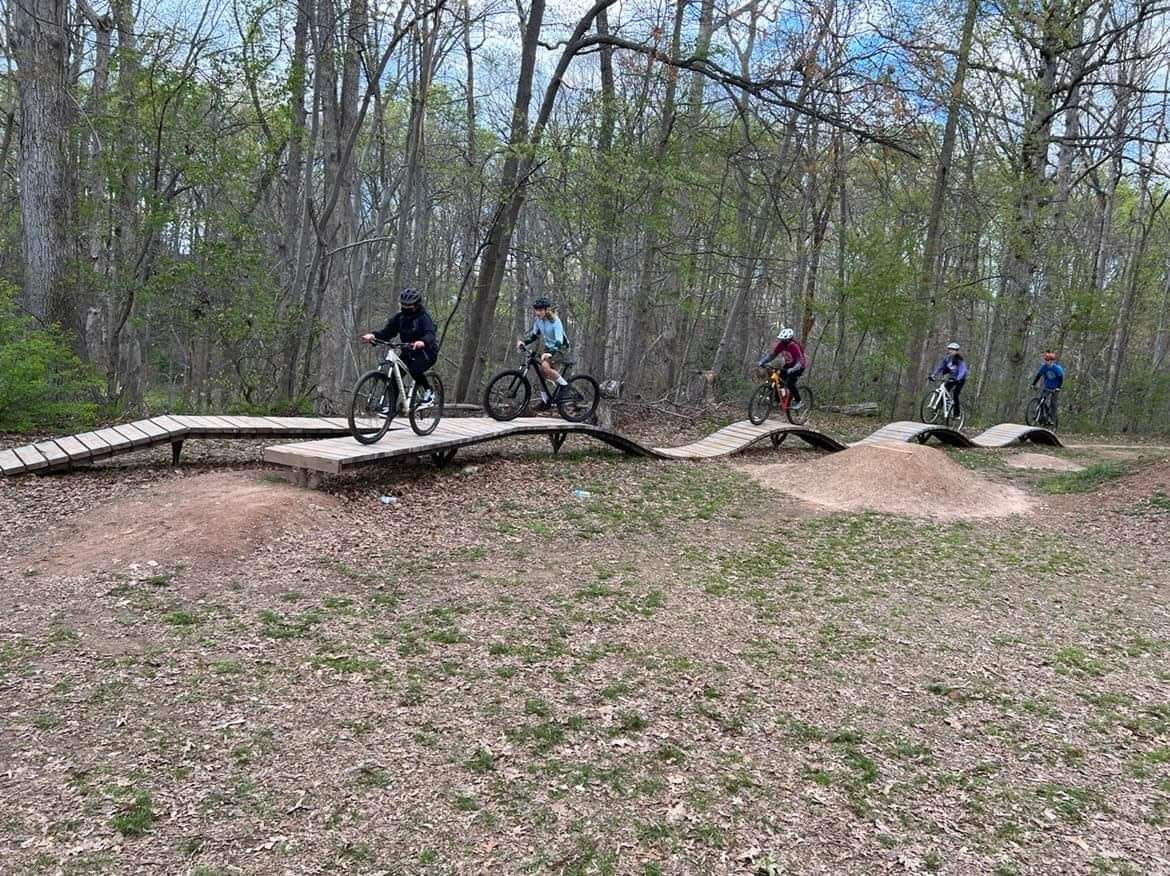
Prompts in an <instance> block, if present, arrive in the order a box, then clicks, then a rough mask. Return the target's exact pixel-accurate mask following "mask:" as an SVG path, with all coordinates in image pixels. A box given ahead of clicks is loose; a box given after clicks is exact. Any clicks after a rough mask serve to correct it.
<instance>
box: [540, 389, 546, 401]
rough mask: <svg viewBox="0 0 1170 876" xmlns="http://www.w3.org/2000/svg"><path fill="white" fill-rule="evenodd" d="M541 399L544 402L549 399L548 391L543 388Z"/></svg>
mask: <svg viewBox="0 0 1170 876" xmlns="http://www.w3.org/2000/svg"><path fill="white" fill-rule="evenodd" d="M540 400H541V401H542V402H547V401H548V393H547V392H545V391H544V390H543V389H542V390H541V391H540Z"/></svg>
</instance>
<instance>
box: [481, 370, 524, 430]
mask: <svg viewBox="0 0 1170 876" xmlns="http://www.w3.org/2000/svg"><path fill="white" fill-rule="evenodd" d="M531 397H532V387H531V386H529V385H528V381H527V380H526V379H525V377H524V372H523V371H501V372H500V373H499V374H497V375H496V376H495V377H493V378H492V379H491V381H490V382H489V383H488V385H487V389H486V390H484V393H483V409H484V410H485V411H486V412H487V415H488V416H489V417H491V418H492V419H493V420H514V419H516V418H517V417H518V416H520V415H521V414H522V413H524V412H525V411H526V410H528V400H529V398H531Z"/></svg>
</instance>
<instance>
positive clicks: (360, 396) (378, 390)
mask: <svg viewBox="0 0 1170 876" xmlns="http://www.w3.org/2000/svg"><path fill="white" fill-rule="evenodd" d="M397 408H398V387H397V386H395V385H394V382H393V381H392V380H391V379H390V378H389V377H387V376H386V375H385V374H383V373H382V372H381V371H368V372H366V373H365V374H363V375H362V376H361V377H359V378H358V382H357V383H355V384H354V387H353V395H352V397H351V398H350V400H349V433H350V434H351V435H353V437H354V438H356V439H357V440H358V441H359V442H360V443H362V444H377V443H378V442H379V441H381V440H382V437H383V436H384V435H385V434H386V432H387V431H389V429H390V421H391V420H393V419H394V413H395V411H396V409H397Z"/></svg>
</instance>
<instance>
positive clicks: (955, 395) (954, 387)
mask: <svg viewBox="0 0 1170 876" xmlns="http://www.w3.org/2000/svg"><path fill="white" fill-rule="evenodd" d="M966 382H967V378H966V377H964V378H963V379H962V380H948V381H947V382H946V383H944V384H943V386H945V387H946V388H947V390H948V391H949V392H950V394H951V401H952V402H954V404H955V411H954V413H953V414H952V416H954V417H959V416H962V413H963V409H962V408H961V407H959V393H960V392H962V391H963V384H964V383H966Z"/></svg>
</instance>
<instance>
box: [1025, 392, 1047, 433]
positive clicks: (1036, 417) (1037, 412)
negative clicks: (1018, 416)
mask: <svg viewBox="0 0 1170 876" xmlns="http://www.w3.org/2000/svg"><path fill="white" fill-rule="evenodd" d="M1043 407H1044V405H1043V403H1042V402H1041V401H1040V399H1038V398H1034V399H1032V400H1031V401H1029V402H1028V406H1027V407H1026V408H1024V422H1025V423H1027V424H1028V425H1029V426H1035V425H1037V424H1038V423H1039V422H1040V416H1041V413H1042V410H1041V409H1042V408H1043Z"/></svg>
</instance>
